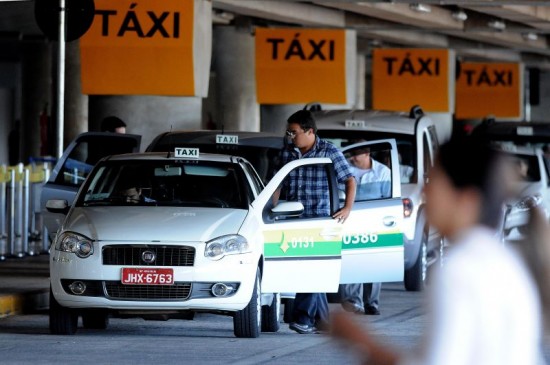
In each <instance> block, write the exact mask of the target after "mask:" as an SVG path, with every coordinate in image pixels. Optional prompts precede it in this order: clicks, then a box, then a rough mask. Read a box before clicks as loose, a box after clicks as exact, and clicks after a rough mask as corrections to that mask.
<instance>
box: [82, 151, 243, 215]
mask: <svg viewBox="0 0 550 365" xmlns="http://www.w3.org/2000/svg"><path fill="white" fill-rule="evenodd" d="M245 181H246V179H245V176H244V172H243V171H242V169H241V167H240V165H238V164H233V163H222V162H210V161H189V160H186V161H174V160H166V161H165V160H145V161H144V160H140V161H136V160H128V161H106V162H103V163H102V164H100V165H99V166H98V167H97V168H96V169H95V170H94V172H93V173H92V175H91V176H90V178H89V179H88V180H87V182H86V184H87V186H85V187H84V189H85V190H84V191H85V193H81V194H80V197H79V200H78V201H77V206H123V205H126V206H127V205H143V206H182V207H217V208H237V209H246V208H247V206H248V203H249V196H248V195H247V194H249V193H248V192H249V189H246V185H245Z"/></svg>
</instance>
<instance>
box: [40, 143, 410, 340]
mask: <svg viewBox="0 0 550 365" xmlns="http://www.w3.org/2000/svg"><path fill="white" fill-rule="evenodd" d="M367 144H368V145H369V147H370V148H371V149H373V150H382V149H383V150H385V151H388V154H389V156H390V160H392V162H391V166H399V165H398V163H397V159H398V156H397V149H396V145H395V141H393V140H387V141H378V142H376V143H374V142H372V143H367ZM361 147H365V146H364V144H361V145H359V146H357V147H356V146H351V147H350V148H349V149H348V151H347V153H348V154H353V153H354V149H355V148H361ZM304 168H318V169H320V170H322V171H323V172H324V173H325V174H326V178H327V179H328V181H329V182H330V184H329V186H330V196H331V210H332V211H336V210H337V209H339V207H340V204H341V201H340V199H341V197H340V195H341V194H340V193H339V187H338V184H337V182H336V178H335V174H334V169H333V166H332V162H331V160H330V159H325V158H315V159H314V158H311V159H302V160H298V161H293V162H291V163H288V164H286V165H285V166H283V167H282V168H281V169H280V170H279V171H278V172H277V174H276V175H275V176H274V177H273V178H272V179H271V180H270V182H269V183H268V184H267V185H266V186H265V187H264V185H263V183H262V181H261V179H260V177H259V176H258V174H257V173H256V171H255V169H254V168H253V166H252V165H251V164H250V163H249V162H248V161H247V160H246V159H244V158H242V157H236V156H228V155H215V154H202V153H200V152H199V151H198V150H197V149H193V148H175V151H174V152H171V153H142V154H125V155H115V156H110V157H106V158H104V159H102V160H101V161H100V162H99V163H98V164H97V165H95V167H94V168H93V170H92V171H91V173H90V174H89V176H88V177H87V179H86V180H85V182H84V184H82V186H81V188H80V190H79V192H78V194H77V196H76V199H75V200H74V202H73V203H72V204H69V202H68V201H67V200H64V199H50V200H48V201H47V203H46V209H47V210H49V211H51V212H53V213H57V214H63V215H64V216H65V218H64V220H63V222H62V225H61V227H60V228H59V230H58V231H57V233H56V235H55V239H54V241H53V244H52V247H51V249H50V262H51V265H50V283H51V293H50V330H51V332H52V333H56V334H74V333H75V332H76V330H77V324H78V318H79V316H81V317H82V324H83V326H84V327H85V328H106V327H107V326H108V319H109V317H110V316H117V317H123V318H124V317H129V316H138V317H143V318H151V319H155V318H159V317H160V318H191V317H192V315H193V314H194V313H195V312H210V313H217V314H222V315H230V316H232V317H233V322H234V334H235V336H237V337H257V336H259V334H260V333H261V332H262V331H266V332H269V331H271V332H274V331H277V330H278V328H279V318H280V313H279V311H280V306H279V305H278V303H279V300H278V299H279V298H278V296H277V294H274V293H280V292H336V291H337V290H338V285H339V284H340V283H354V282H372V281H401V280H402V279H403V240H402V232H401V231H400V227H401V223H402V222H401V220H402V214H401V210H402V208H401V200H400V182H399V173H398V171H397V170H395V171H392V175H391V176H392V181H391V184H390V185H391V187H390V189H391V196H386V197H383V198H381V197H378V198H377V199H375V200H368V199H366V200H364V201H358V202H356V204H355V206H354V209H353V211H352V213H351V215H350V217H349V218H348V220H347V221H346V222H345V224H339V223H338V222H337V221H336V220H333V219H332V218H331V217H318V218H304V217H301V216H300V214H301V212H302V211H303V205H302V204H301V203H299V202H294V201H284V200H279V201H277V202H276V203H275V201H276V200H275V199H274V196H275V194H276V191H277V190H278V188H279V186H280V185H281V183H282V182H283V180H284V179H285V178H286V177H287V176H288V175H289V174H290V173H291V171H294V170H296V169H304ZM374 209H378V210H377V211H376V213H374ZM304 273H307V275H304Z"/></svg>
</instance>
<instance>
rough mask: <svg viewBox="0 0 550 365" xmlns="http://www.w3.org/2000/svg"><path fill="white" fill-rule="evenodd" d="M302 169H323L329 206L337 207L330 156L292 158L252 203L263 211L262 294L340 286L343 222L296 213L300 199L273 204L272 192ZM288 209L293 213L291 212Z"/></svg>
mask: <svg viewBox="0 0 550 365" xmlns="http://www.w3.org/2000/svg"><path fill="white" fill-rule="evenodd" d="M305 168H319V169H320V170H322V171H324V172H325V174H326V178H327V179H328V181H329V186H330V188H329V190H330V197H331V211H335V210H337V209H338V188H337V184H336V177H335V173H334V168H333V165H332V161H331V160H330V159H328V158H306V159H301V160H296V161H292V162H290V163H288V164H286V165H285V166H283V167H282V168H281V170H280V171H279V172H278V173H277V174H276V175H275V176H274V177H273V178H272V179H271V180H270V182H269V183H268V184H267V186H266V187H265V188H264V190H263V191H262V192H261V193H260V194H259V195H258V197H257V198H256V200H255V201H254V202H253V203H252V205H253V206H254V208H255V209H257V210H258V211H261V212H262V217H261V219H262V223H263V235H264V266H263V276H262V292H264V293H270V292H271V293H277V292H301V293H310V292H336V291H338V284H339V282H340V272H341V252H342V238H341V237H342V236H341V231H342V224H339V223H337V221H336V220H334V219H332V217H330V216H329V217H319V218H305V217H300V216H299V214H300V213H301V209H302V210H303V205H301V203H296V202H288V201H283V200H280V199H275V201H276V202H277V203H276V204H274V196H275V195H276V194H277V191H278V188H279V186H280V185H281V183H282V182H283V180H284V179H285V178H286V177H287V176H288V175H289V174H290V173H291V172H292V171H295V170H299V169H305ZM298 173H299V171H298ZM300 208H301V209H300ZM292 212H294V215H295V216H294V217H291V215H292Z"/></svg>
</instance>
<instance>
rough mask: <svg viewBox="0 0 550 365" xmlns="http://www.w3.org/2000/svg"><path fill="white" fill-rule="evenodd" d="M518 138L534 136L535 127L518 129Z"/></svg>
mask: <svg viewBox="0 0 550 365" xmlns="http://www.w3.org/2000/svg"><path fill="white" fill-rule="evenodd" d="M516 132H517V134H518V136H532V135H533V127H518V128H517V129H516Z"/></svg>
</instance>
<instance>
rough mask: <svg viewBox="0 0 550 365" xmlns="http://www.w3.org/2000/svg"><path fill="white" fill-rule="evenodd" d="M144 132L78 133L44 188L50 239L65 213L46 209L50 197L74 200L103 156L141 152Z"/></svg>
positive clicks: (43, 209) (43, 208)
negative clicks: (141, 134)
mask: <svg viewBox="0 0 550 365" xmlns="http://www.w3.org/2000/svg"><path fill="white" fill-rule="evenodd" d="M140 144H141V136H139V135H135V134H121V133H111V132H86V133H82V134H80V135H78V136H77V137H76V138H75V139H74V140H73V141H72V142H71V143H70V144H69V146H68V147H67V148H66V149H65V151H64V152H63V155H62V156H61V158H60V159H59V160H58V161H57V163H56V165H55V167H54V169H53V170H52V173H51V175H50V178H49V180H48V182H47V183H46V184H45V185H44V187H43V188H42V194H41V196H40V209H41V212H42V217H43V220H44V225H45V226H46V228H47V230H48V235H49V237H50V239H52V238H53V236H54V235H55V232H56V231H57V229H58V227H59V226H60V225H61V223H62V221H63V219H64V218H65V216H64V215H63V214H60V213H51V212H49V211H48V210H47V209H46V202H47V201H48V200H50V199H60V200H66V201H67V202H68V203H69V205H71V204H72V203H73V200H74V197H75V196H76V193H77V192H78V189H79V188H80V186H81V185H82V183H83V182H84V180H85V179H86V177H87V176H88V174H89V173H90V171H91V170H92V168H93V167H94V165H95V164H96V163H97V162H98V161H99V160H100V159H102V158H103V157H105V156H109V155H118V154H122V153H131V152H139V148H140Z"/></svg>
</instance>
